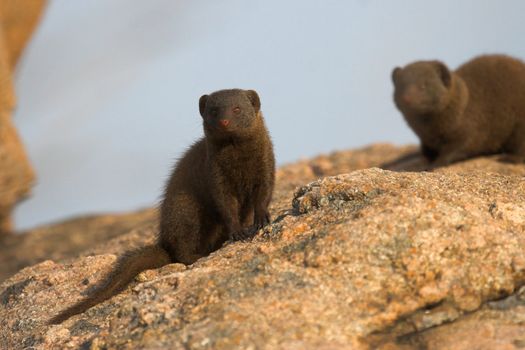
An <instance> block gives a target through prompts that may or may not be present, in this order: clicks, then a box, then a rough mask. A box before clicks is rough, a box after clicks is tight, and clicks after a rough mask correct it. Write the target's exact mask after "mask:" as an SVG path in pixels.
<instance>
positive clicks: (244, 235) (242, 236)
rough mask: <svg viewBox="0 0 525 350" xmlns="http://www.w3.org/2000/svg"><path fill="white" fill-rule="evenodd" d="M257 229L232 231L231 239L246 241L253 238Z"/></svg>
mask: <svg viewBox="0 0 525 350" xmlns="http://www.w3.org/2000/svg"><path fill="white" fill-rule="evenodd" d="M256 232H257V231H255V230H251V229H244V230H240V231H238V232H234V233H232V234H231V235H230V236H231V237H230V239H231V240H232V241H245V240H247V239H250V238H252V237H253V236H255V233H256Z"/></svg>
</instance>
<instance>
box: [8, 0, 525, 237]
mask: <svg viewBox="0 0 525 350" xmlns="http://www.w3.org/2000/svg"><path fill="white" fill-rule="evenodd" d="M524 13H525V1H520V0H497V1H496V0H490V1H489V0H462V1H454V0H442V1H432V2H430V1H420V0H397V1H379V0H337V1H336V0H325V1H321V0H315V1H314V0H288V1H277V0H264V1H259V0H249V1H247V0H221V1H211V0H207V1H204V0H192V1H180V0H150V1H141V0H90V1H71V0H53V1H50V3H49V6H48V8H47V10H46V13H45V14H44V16H43V18H42V22H41V24H40V26H39V28H38V29H37V32H36V33H35V35H34V36H33V39H32V41H31V42H30V45H29V46H28V48H27V49H26V51H25V54H24V57H23V59H22V61H21V62H20V64H19V66H18V68H17V73H16V80H15V83H16V91H17V95H18V107H17V109H16V111H15V114H14V122H15V124H16V125H17V127H18V129H19V131H20V134H21V137H22V139H23V141H24V143H25V145H26V147H27V151H28V153H29V157H30V159H31V161H32V163H33V165H34V167H35V169H36V173H37V177H38V179H37V183H36V186H35V187H34V189H33V192H32V197H31V198H30V199H28V200H27V201H25V202H23V203H22V204H20V205H19V206H18V208H17V209H16V212H15V223H16V226H17V228H18V229H27V228H31V227H34V226H36V225H40V224H46V223H51V222H53V221H56V220H62V219H65V218H69V217H71V216H75V215H85V214H96V213H104V212H108V211H109V212H122V211H129V210H135V209H139V208H143V207H150V206H152V205H156V204H157V203H158V201H159V199H160V198H161V196H162V191H163V187H164V183H165V181H166V180H167V178H168V176H169V173H170V169H171V168H172V166H173V164H174V163H175V161H176V160H177V158H178V157H180V156H181V155H182V153H183V152H184V151H185V150H186V149H187V147H188V146H189V145H191V143H192V142H193V141H195V140H196V139H198V138H199V137H201V136H202V126H201V117H200V115H199V113H198V99H199V97H200V96H201V95H203V94H207V93H210V92H213V91H215V90H219V89H224V88H243V89H255V90H256V91H257V92H258V93H259V96H260V98H261V103H262V111H263V113H264V116H265V119H266V121H267V125H268V128H269V130H270V133H271V135H272V139H273V142H274V148H275V154H276V158H277V162H278V164H279V165H282V164H285V163H289V162H293V161H295V160H298V159H301V158H306V157H311V156H314V155H317V154H321V153H328V152H331V151H334V150H341V149H351V148H358V147H363V146H366V145H368V144H371V143H376V142H390V143H394V144H407V143H417V138H416V137H415V136H414V134H413V133H412V131H411V130H410V129H409V128H408V126H407V125H406V124H405V122H404V120H403V119H402V116H401V115H400V114H399V112H398V111H397V110H396V108H395V106H394V104H393V102H392V92H393V87H392V83H391V79H390V76H391V71H392V69H393V68H394V67H396V66H403V65H406V64H407V63H409V62H412V61H415V60H420V59H439V60H442V61H443V62H445V63H446V64H448V65H449V67H451V68H455V67H457V66H458V65H460V64H461V63H463V62H465V61H467V60H469V59H470V58H472V57H474V56H476V55H479V54H484V53H505V54H510V55H513V56H516V57H519V58H521V59H525V46H524V45H523V42H524V41H523V40H524V39H523V36H524V34H525V21H524V20H523V14H524Z"/></svg>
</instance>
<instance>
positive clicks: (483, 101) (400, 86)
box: [392, 55, 525, 167]
mask: <svg viewBox="0 0 525 350" xmlns="http://www.w3.org/2000/svg"><path fill="white" fill-rule="evenodd" d="M392 80H393V81H394V86H395V91H394V101H395V104H396V106H397V108H398V109H399V110H400V111H401V113H402V114H403V116H404V117H405V119H406V121H407V122H408V124H409V125H410V127H411V128H412V129H413V130H414V132H415V133H416V134H417V135H418V137H419V139H420V141H421V150H422V153H423V155H424V156H425V157H426V158H427V159H428V160H429V161H430V162H431V165H432V167H438V166H445V165H447V164H450V163H453V162H457V161H460V160H464V159H467V158H471V157H475V156H480V155H486V154H494V153H500V152H505V153H509V154H511V155H512V156H513V157H514V159H515V160H517V161H523V159H524V158H525V64H524V63H523V62H522V61H519V60H517V59H515V58H512V57H509V56H504V55H485V56H480V57H477V58H474V59H473V60H471V61H468V62H467V63H465V64H463V65H462V66H460V67H459V68H458V69H457V70H455V71H454V72H451V71H450V70H449V69H448V68H447V66H445V64H443V63H442V62H439V61H418V62H414V63H411V64H409V65H407V66H406V67H404V68H399V67H398V68H395V69H394V70H393V72H392Z"/></svg>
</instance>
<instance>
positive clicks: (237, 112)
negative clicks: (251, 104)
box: [233, 107, 241, 114]
mask: <svg viewBox="0 0 525 350" xmlns="http://www.w3.org/2000/svg"><path fill="white" fill-rule="evenodd" d="M233 113H235V114H239V113H241V109H240V108H239V107H235V108H234V109H233Z"/></svg>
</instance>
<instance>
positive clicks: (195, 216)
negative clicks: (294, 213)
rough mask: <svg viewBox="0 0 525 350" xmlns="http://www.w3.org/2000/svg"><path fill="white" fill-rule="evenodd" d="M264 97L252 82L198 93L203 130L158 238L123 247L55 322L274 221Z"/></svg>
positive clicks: (171, 190)
mask: <svg viewBox="0 0 525 350" xmlns="http://www.w3.org/2000/svg"><path fill="white" fill-rule="evenodd" d="M260 105H261V104H260V100H259V96H258V95H257V93H256V92H255V91H253V90H240V89H232V90H220V91H217V92H214V93H212V94H210V95H204V96H202V97H201V98H200V100H199V110H200V114H201V116H202V118H203V128H204V134H205V136H204V137H203V138H201V139H200V140H199V141H197V142H196V143H195V144H193V146H191V148H190V149H189V150H188V151H187V152H186V153H185V154H184V156H183V157H182V158H181V159H180V160H179V161H178V163H177V164H176V166H175V169H174V170H173V172H172V174H171V177H170V179H169V181H168V183H167V186H166V190H165V193H164V199H163V201H162V204H161V206H160V232H159V235H158V238H157V243H156V244H154V245H151V246H147V247H143V248H139V249H137V250H135V251H131V252H128V253H126V254H124V255H123V256H122V257H121V258H119V260H118V261H117V264H116V266H115V268H114V269H113V271H112V272H111V273H110V274H109V275H108V276H107V277H106V278H105V280H104V282H102V283H101V284H100V285H99V286H98V287H97V288H96V289H95V290H94V291H93V293H91V294H90V295H89V296H88V297H87V298H85V299H84V300H82V301H80V302H79V303H77V304H75V305H73V306H72V307H70V308H68V309H66V310H64V311H62V312H61V313H60V314H58V315H57V316H55V317H54V318H52V319H51V320H50V321H49V323H50V324H58V323H61V322H63V321H64V320H66V319H68V318H69V317H71V316H73V315H76V314H79V313H82V312H84V311H85V310H87V309H88V308H90V307H92V306H94V305H96V304H99V303H101V302H102V301H104V300H106V299H109V298H110V297H112V296H113V295H115V294H117V293H119V292H120V291H122V290H123V289H124V288H125V287H126V286H127V285H128V284H129V283H130V282H131V281H132V280H133V278H134V277H135V276H136V275H137V274H139V273H140V272H142V271H144V270H147V269H154V268H159V267H161V266H164V265H167V264H169V263H174V262H179V263H183V264H192V263H193V262H195V261H196V260H197V259H199V258H201V257H204V256H207V255H208V254H210V253H211V252H213V251H215V250H217V249H219V248H220V247H221V246H222V245H223V243H224V242H225V241H227V240H228V239H231V240H241V239H245V238H249V237H250V236H252V235H253V234H255V232H256V231H257V229H259V228H262V227H263V226H264V225H266V224H268V223H269V221H270V214H269V212H268V206H269V204H270V200H271V198H272V191H273V187H274V178H275V160H274V154H273V147H272V142H271V140H270V135H269V133H268V130H267V129H266V126H265V123H264V120H263V117H262V114H261V112H260Z"/></svg>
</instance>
